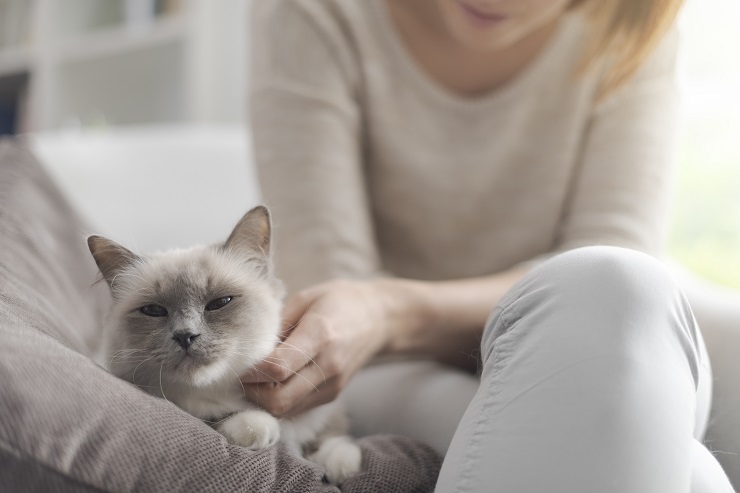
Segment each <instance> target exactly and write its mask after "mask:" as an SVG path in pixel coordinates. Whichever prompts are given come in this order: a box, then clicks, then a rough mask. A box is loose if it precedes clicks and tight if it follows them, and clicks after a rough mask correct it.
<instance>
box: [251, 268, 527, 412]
mask: <svg viewBox="0 0 740 493" xmlns="http://www.w3.org/2000/svg"><path fill="white" fill-rule="evenodd" d="M525 272H526V268H524V267H521V268H516V269H512V270H510V271H506V272H503V273H500V274H495V275H492V276H487V277H481V278H475V279H465V280H458V281H442V282H422V281H411V280H404V279H394V278H387V279H375V280H357V281H351V280H335V281H328V282H325V283H322V284H318V285H316V286H312V287H310V288H308V289H305V290H302V291H300V292H299V293H297V294H296V295H295V296H293V297H292V298H291V299H290V300H289V301H288V303H287V305H286V307H285V311H284V316H285V322H286V324H287V325H288V326H289V327H290V330H289V335H288V337H287V338H286V340H285V341H283V343H282V344H280V345H279V346H278V348H277V349H276V350H275V351H274V352H273V355H272V356H271V357H270V358H268V359H266V360H265V361H264V362H262V363H260V364H259V365H258V366H257V371H255V372H253V373H252V374H250V375H247V376H245V377H244V378H243V381H244V382H245V383H250V384H253V385H246V386H245V390H246V392H247V393H248V395H249V396H250V397H251V398H252V399H254V400H256V402H259V403H260V404H261V405H263V406H264V407H265V408H266V409H268V410H269V411H270V412H272V413H273V414H277V415H285V414H288V415H292V414H298V413H300V412H303V411H306V410H308V409H310V408H312V407H314V406H317V405H320V404H324V403H326V402H329V401H331V400H333V399H334V398H335V397H336V396H337V395H338V393H339V392H340V390H341V389H342V388H344V386H345V385H346V383H347V382H348V381H349V379H350V378H351V377H352V376H353V375H354V374H355V373H356V372H357V370H359V369H360V368H361V367H363V366H364V365H365V364H367V363H368V362H369V361H370V360H371V359H372V358H373V357H374V356H376V355H378V354H414V355H420V356H424V357H428V358H435V359H438V360H440V361H443V362H447V363H450V364H454V365H457V366H460V367H463V368H467V369H469V370H471V371H474V370H475V369H476V368H477V363H478V359H477V350H478V347H479V346H480V338H481V334H482V331H483V326H484V324H485V321H486V319H487V317H488V315H489V314H490V312H491V310H492V309H493V308H494V307H495V306H496V303H497V302H498V300H499V299H500V298H501V297H502V296H503V295H504V293H506V292H507V291H508V290H509V289H510V288H511V287H512V286H513V284H514V283H516V281H518V280H519V279H520V278H521V276H522V275H524V273H525ZM276 384H277V385H276Z"/></svg>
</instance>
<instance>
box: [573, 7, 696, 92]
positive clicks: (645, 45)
mask: <svg viewBox="0 0 740 493" xmlns="http://www.w3.org/2000/svg"><path fill="white" fill-rule="evenodd" d="M682 4H683V0H573V1H572V2H571V5H570V8H571V9H579V10H580V11H582V12H583V13H584V14H585V16H586V18H587V19H588V20H589V21H590V25H591V28H592V31H591V33H590V34H591V39H590V43H589V44H590V46H589V48H588V50H587V51H586V53H585V55H584V58H583V62H582V64H581V66H580V68H579V70H578V73H579V74H582V73H584V72H586V71H588V70H589V69H591V68H592V67H593V66H594V64H595V63H596V62H597V60H600V59H602V58H603V57H604V56H607V57H608V58H609V61H610V64H609V67H608V69H607V71H606V73H605V74H604V79H603V83H602V85H601V89H600V93H599V96H600V97H604V96H605V95H607V94H609V93H611V92H612V91H614V90H615V89H617V88H618V87H619V86H621V85H622V84H624V83H625V82H626V81H627V80H628V79H629V78H630V77H631V76H632V75H633V74H634V73H635V72H636V71H637V69H638V68H640V65H641V64H642V63H643V62H644V61H645V59H646V58H647V57H648V56H649V55H650V53H651V52H652V51H653V49H654V48H655V47H656V45H657V44H658V42H659V41H660V40H661V38H662V37H663V35H664V34H665V33H666V31H668V29H669V28H670V27H671V25H672V24H673V22H674V20H675V18H676V15H677V14H678V11H679V10H680V8H681V5H682Z"/></svg>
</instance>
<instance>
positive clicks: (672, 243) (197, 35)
mask: <svg viewBox="0 0 740 493" xmlns="http://www.w3.org/2000/svg"><path fill="white" fill-rule="evenodd" d="M248 14H249V1H248V0H207V1H206V0H0V134H14V133H28V132H31V133H39V132H42V133H47V132H59V131H62V132H67V133H69V132H78V133H84V132H89V131H95V132H100V131H101V129H103V130H104V131H115V130H116V129H117V128H118V127H130V126H134V125H135V126H140V125H152V124H197V125H201V124H216V125H228V126H229V127H230V128H235V127H236V128H244V124H245V110H246V99H245V86H246V81H247V73H246V72H247V63H246V62H247V56H248V51H249V50H248V48H249V47H248V43H249V35H248V32H247V28H248ZM738 25H740V1H738V0H688V2H687V3H686V6H685V8H684V10H683V12H682V14H681V19H680V26H681V31H682V33H683V36H682V39H683V59H682V62H683V67H682V69H683V70H682V72H683V74H682V81H681V83H682V87H683V93H684V103H685V104H684V125H683V132H682V135H681V140H680V152H679V156H680V163H679V164H680V166H679V173H678V177H677V192H676V197H675V200H674V209H673V218H672V219H673V220H672V227H671V230H670V235H669V243H668V249H669V253H670V255H671V256H672V257H673V258H674V259H676V260H677V261H678V262H679V263H681V264H683V265H684V266H686V267H688V268H689V269H690V270H692V271H694V272H695V273H697V274H699V275H701V276H702V277H705V278H707V279H710V280H713V281H716V282H719V283H721V284H724V285H726V286H730V287H735V288H740V55H738V54H737V51H738V48H740V30H738V29H737V26H738ZM244 132H245V133H244V135H246V129H244ZM237 135H238V134H237ZM102 165H103V164H101V166H102Z"/></svg>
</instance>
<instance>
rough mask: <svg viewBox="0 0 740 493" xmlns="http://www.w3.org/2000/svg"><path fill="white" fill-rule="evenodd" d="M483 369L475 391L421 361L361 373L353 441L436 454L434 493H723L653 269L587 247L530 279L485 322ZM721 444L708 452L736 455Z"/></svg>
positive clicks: (690, 340)
mask: <svg viewBox="0 0 740 493" xmlns="http://www.w3.org/2000/svg"><path fill="white" fill-rule="evenodd" d="M738 315H740V312H738ZM737 320H740V318H739V319H737ZM736 330H739V331H740V327H736ZM728 357H730V355H729V354H728ZM732 357H733V358H734V355H733V356H732ZM738 357H739V358H740V355H738ZM481 361H482V371H481V374H480V377H479V378H478V377H472V376H470V375H468V374H465V373H463V372H460V371H456V370H454V369H450V368H448V367H444V366H442V365H439V364H436V363H434V362H429V361H415V362H414V361H412V362H396V363H388V364H383V365H375V366H372V367H369V368H367V369H365V370H363V371H362V372H360V373H359V374H358V375H357V376H356V378H355V379H354V380H353V382H352V383H351V384H350V385H349V386H348V388H347V389H346V390H345V392H344V394H343V399H344V400H345V402H346V403H347V405H348V408H349V412H350V417H351V419H352V422H353V428H354V430H353V431H354V433H356V434H358V435H366V434H372V433H398V434H404V435H407V436H411V437H414V438H418V439H420V440H422V441H426V442H427V443H429V444H430V445H432V446H433V447H434V448H436V449H437V450H438V451H439V452H440V453H442V454H446V455H445V460H444V463H443V466H442V471H441V473H440V477H439V480H438V483H437V491H439V492H448V491H454V492H484V491H485V492H494V493H495V492H507V493H508V492H513V493H528V492H541V491H542V492H544V491H547V492H548V493H579V492H600V493H626V492H629V493H632V492H634V493H638V492H639V493H714V492H732V491H734V490H733V489H732V486H731V485H730V482H729V480H728V478H727V475H726V474H725V472H724V471H723V469H722V467H721V466H720V464H719V463H718V462H717V460H716V459H715V456H714V455H713V454H712V453H710V451H709V450H708V449H707V447H706V446H705V445H704V444H703V443H702V440H703V439H704V435H705V431H706V428H707V423H708V420H709V410H710V402H711V400H712V390H711V389H712V372H711V369H710V365H709V358H708V356H707V350H706V348H705V344H704V341H703V339H702V336H701V334H700V333H699V330H698V326H697V325H696V322H695V319H694V316H693V315H692V311H691V309H690V308H689V304H688V303H687V301H686V299H685V297H684V295H683V294H682V292H681V291H680V290H679V288H678V287H677V285H676V283H675V281H674V277H673V275H671V274H670V273H669V272H668V270H667V268H666V267H664V266H663V264H661V263H660V262H658V261H656V260H654V259H652V258H651V257H649V256H647V255H644V254H640V253H637V252H633V251H630V250H625V249H618V248H611V247H590V248H583V249H578V250H574V251H571V252H568V253H565V254H562V255H558V256H556V257H554V258H552V259H550V260H548V261H547V262H545V263H543V264H542V265H540V266H538V267H537V268H535V269H533V270H532V272H530V273H529V274H528V275H527V276H525V278H524V279H523V280H522V281H521V282H519V283H518V284H517V285H516V286H515V287H514V288H513V289H512V290H511V291H510V292H509V293H508V294H507V296H506V297H505V298H504V299H503V300H502V301H501V303H500V304H499V306H498V307H497V308H496V309H495V310H494V312H493V314H492V315H491V318H490V319H489V321H488V323H487V324H486V327H485V330H484V333H483V338H482V342H481ZM739 367H740V366H739V365H738V363H735V364H734V368H735V369H737V368H739ZM734 376H735V377H737V376H740V372H735V375H734ZM736 384H737V381H736V380H734V381H733V385H736ZM726 387H727V389H728V392H729V389H730V388H731V387H730V386H729V385H727V386H726ZM723 401H724V402H726V403H727V402H729V403H730V404H729V405H730V407H732V405H735V406H736V407H735V408H734V409H736V410H737V409H740V406H737V405H736V404H735V403H734V400H733V399H732V398H730V399H724V400H723ZM720 416H721V415H720ZM723 419H724V420H725V422H726V423H724V425H725V426H726V425H727V423H728V422H734V423H735V424H738V423H740V416H737V415H736V414H734V413H733V414H732V415H730V416H726V417H725V418H723ZM733 428H734V427H733ZM732 433H734V435H735V437H734V438H735V441H734V442H733V441H732V437H724V436H723V437H722V439H720V440H718V441H720V442H722V443H724V444H725V445H733V446H737V445H738V444H740V442H738V441H737V440H740V430H737V431H734V430H733V431H732V432H731V434H732ZM709 445H710V446H712V445H713V444H712V443H709ZM728 457H733V456H730V455H729V454H728ZM728 462H731V461H728ZM732 467H734V466H731V467H727V466H725V469H726V470H729V469H732Z"/></svg>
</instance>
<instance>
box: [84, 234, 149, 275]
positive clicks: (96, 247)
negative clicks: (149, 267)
mask: <svg viewBox="0 0 740 493" xmlns="http://www.w3.org/2000/svg"><path fill="white" fill-rule="evenodd" d="M87 246H88V247H89V248H90V253H92V256H93V258H94V259H95V263H96V264H98V269H100V273H101V274H102V275H103V279H105V281H106V282H107V283H108V285H109V286H111V287H113V280H114V279H115V278H116V275H118V274H119V273H120V272H121V271H122V270H123V269H125V268H126V267H127V266H129V265H131V264H133V263H134V262H135V261H136V260H137V259H138V258H139V256H138V255H136V254H135V253H134V252H132V251H131V250H129V249H127V248H125V247H123V246H121V245H119V244H118V243H116V242H115V241H113V240H109V239H108V238H104V237H103V236H97V235H92V236H89V237H88V238H87Z"/></svg>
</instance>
